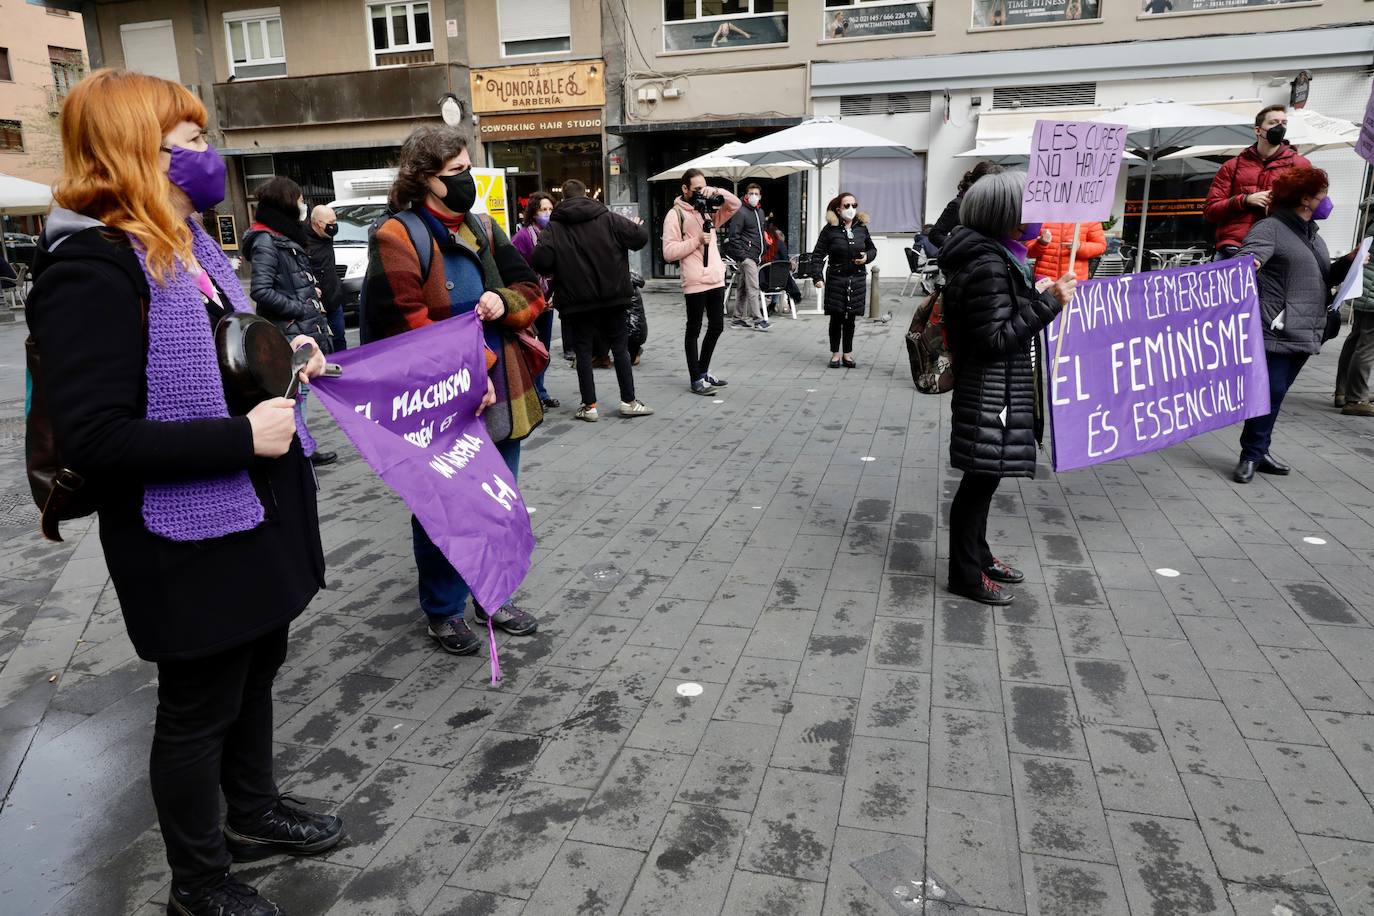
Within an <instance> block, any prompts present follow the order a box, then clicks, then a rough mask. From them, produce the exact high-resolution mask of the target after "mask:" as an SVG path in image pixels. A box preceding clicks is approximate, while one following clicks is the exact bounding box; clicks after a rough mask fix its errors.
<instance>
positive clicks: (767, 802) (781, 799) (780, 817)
mask: <svg viewBox="0 0 1374 916" xmlns="http://www.w3.org/2000/svg"><path fill="white" fill-rule="evenodd" d="M843 788H844V780H842V779H840V778H838V777H833V776H825V775H822V774H819V773H797V772H792V771H784V770H778V769H774V768H771V767H770V768H769V769H768V772H767V773H766V774H765V775H764V780H763V788H762V790H761V791H760V793H759V801H758V805H757V806H756V808H755V810H754V816H753V818H752V820H751V821H750V823H749V830H748V832H747V833H746V834H745V839H744V847H743V849H742V850H741V851H740V866H741V867H743V868H746V869H749V870H751V871H759V872H764V873H765V874H770V875H780V876H786V877H792V878H801V879H804V880H810V881H824V880H825V876H826V873H827V870H828V868H829V864H830V847H831V842H832V840H833V839H834V835H835V825H836V822H837V820H838V818H839V815H840V804H841V792H842V790H843Z"/></svg>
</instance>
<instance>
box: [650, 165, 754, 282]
mask: <svg viewBox="0 0 1374 916" xmlns="http://www.w3.org/2000/svg"><path fill="white" fill-rule="evenodd" d="M705 193H706V196H707V197H714V196H715V195H717V194H719V195H720V196H722V197H724V198H725V203H724V205H723V206H721V208H720V209H719V210H717V211H716V213H715V218H714V220H713V222H714V223H715V225H716V231H715V232H712V233H711V235H710V258H709V259H708V261H709V263H707V264H705V265H703V264H702V260H701V252H702V247H701V236H702V230H703V229H704V228H705V226H706V221H705V220H703V219H702V218H701V214H700V213H698V212H697V211H696V208H695V207H693V206H692V205H691V204H689V203H687V202H686V201H685V200H683V199H682V198H681V197H679V198H677V200H675V201H674V202H673V209H672V210H669V211H668V215H667V216H666V217H664V218H663V260H665V261H675V262H676V263H677V266H678V270H680V271H681V272H682V291H683V292H684V293H701V292H705V291H706V290H708V289H715V288H716V287H718V286H724V285H725V262H724V261H722V260H721V255H720V230H721V227H723V226H724V225H725V224H726V223H728V222H729V221H730V217H732V216H734V215H735V211H736V210H738V209H739V198H738V197H736V196H735V195H733V194H731V193H730V192H729V191H724V190H721V189H719V188H707V189H706V192H705Z"/></svg>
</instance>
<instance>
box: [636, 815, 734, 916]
mask: <svg viewBox="0 0 1374 916" xmlns="http://www.w3.org/2000/svg"><path fill="white" fill-rule="evenodd" d="M748 825H749V816H748V815H747V814H743V813H740V812H736V811H724V810H720V809H716V808H704V807H697V806H694V805H673V807H672V808H670V809H669V810H668V816H667V818H666V819H665V820H664V823H663V829H662V830H660V831H659V835H658V839H657V840H656V841H655V842H654V845H653V848H652V849H650V850H649V855H648V858H647V859H646V860H645V862H644V867H643V868H642V869H641V870H640V872H639V875H638V877H637V878H636V879H635V882H634V886H633V887H632V889H631V891H630V896H629V898H628V899H627V900H626V902H625V906H624V908H623V911H624V912H625V913H674V914H679V913H680V914H682V916H717V914H719V913H720V910H721V907H722V906H724V904H725V898H726V896H727V895H728V893H729V890H730V880H731V878H732V876H733V870H734V866H735V860H736V859H737V858H738V857H739V854H740V847H741V846H742V845H743V843H744V836H745V830H746V828H747V827H748Z"/></svg>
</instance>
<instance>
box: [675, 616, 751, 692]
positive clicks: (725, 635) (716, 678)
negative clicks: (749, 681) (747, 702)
mask: <svg viewBox="0 0 1374 916" xmlns="http://www.w3.org/2000/svg"><path fill="white" fill-rule="evenodd" d="M748 638H749V632H748V631H747V630H743V629H741V628H739V627H717V626H705V625H702V626H698V627H697V628H696V629H695V630H693V631H692V634H691V636H690V637H689V638H688V641H687V644H686V645H685V646H684V647H683V648H682V651H681V652H680V653H679V654H678V657H677V659H676V660H675V661H674V663H673V668H672V672H671V673H672V675H673V676H675V677H679V678H683V679H686V680H692V681H707V682H710V683H713V684H724V683H726V682H727V681H729V680H730V674H731V672H732V671H733V670H734V668H735V665H736V663H737V662H738V661H739V657H740V653H741V652H742V651H743V649H744V643H745V641H746V640H747V639H748Z"/></svg>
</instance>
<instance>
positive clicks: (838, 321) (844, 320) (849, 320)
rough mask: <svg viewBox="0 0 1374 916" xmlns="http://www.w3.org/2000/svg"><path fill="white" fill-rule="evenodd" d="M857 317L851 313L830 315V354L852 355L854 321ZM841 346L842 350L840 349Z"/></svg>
mask: <svg viewBox="0 0 1374 916" xmlns="http://www.w3.org/2000/svg"><path fill="white" fill-rule="evenodd" d="M857 317H859V316H858V315H856V314H854V313H853V312H849V313H846V314H844V315H836V314H834V313H833V312H832V313H831V315H830V352H831V353H853V352H854V319H855V318H857ZM841 344H843V345H844V349H840V346H841Z"/></svg>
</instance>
